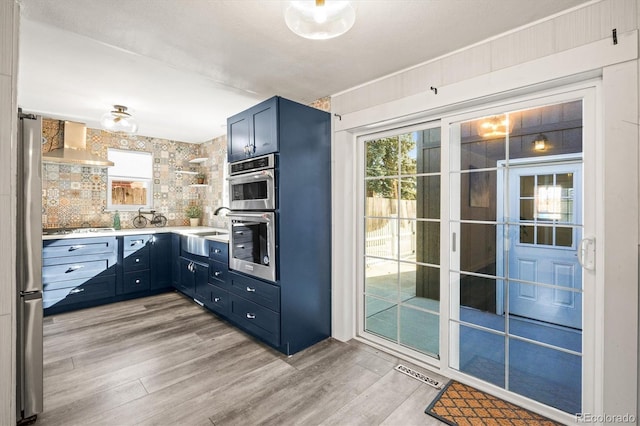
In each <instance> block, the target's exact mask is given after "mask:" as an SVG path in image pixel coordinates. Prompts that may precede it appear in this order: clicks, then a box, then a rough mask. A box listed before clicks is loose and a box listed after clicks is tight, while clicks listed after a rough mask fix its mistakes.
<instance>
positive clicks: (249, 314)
mask: <svg viewBox="0 0 640 426" xmlns="http://www.w3.org/2000/svg"><path fill="white" fill-rule="evenodd" d="M229 302H230V306H229V317H230V318H231V319H232V320H234V321H235V322H236V323H237V324H238V325H239V326H240V327H242V328H244V329H245V330H247V331H248V332H250V333H252V334H253V335H255V336H257V337H260V338H262V339H264V340H265V341H266V342H268V343H270V344H272V345H274V346H279V345H280V314H279V313H277V312H274V311H272V310H270V309H267V308H265V307H264V306H260V305H258V304H256V303H253V302H251V301H249V300H246V299H244V298H242V297H239V296H236V295H235V294H233V293H229Z"/></svg>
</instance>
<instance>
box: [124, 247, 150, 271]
mask: <svg viewBox="0 0 640 426" xmlns="http://www.w3.org/2000/svg"><path fill="white" fill-rule="evenodd" d="M122 265H123V267H124V272H132V271H141V270H143V269H149V250H148V249H145V250H138V251H135V252H126V251H125V252H124V259H122Z"/></svg>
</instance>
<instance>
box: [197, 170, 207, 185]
mask: <svg viewBox="0 0 640 426" xmlns="http://www.w3.org/2000/svg"><path fill="white" fill-rule="evenodd" d="M205 177H206V176H205V174H204V173H198V174H197V175H196V183H198V185H202V184H203V183H204V178H205Z"/></svg>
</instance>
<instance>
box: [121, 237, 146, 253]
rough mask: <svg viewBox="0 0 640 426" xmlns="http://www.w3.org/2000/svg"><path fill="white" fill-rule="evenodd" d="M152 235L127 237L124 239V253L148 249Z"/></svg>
mask: <svg viewBox="0 0 640 426" xmlns="http://www.w3.org/2000/svg"><path fill="white" fill-rule="evenodd" d="M151 238H153V236H152V235H125V236H124V237H123V238H122V249H123V250H124V251H132V250H139V249H141V248H143V247H147V244H148V243H149V241H151Z"/></svg>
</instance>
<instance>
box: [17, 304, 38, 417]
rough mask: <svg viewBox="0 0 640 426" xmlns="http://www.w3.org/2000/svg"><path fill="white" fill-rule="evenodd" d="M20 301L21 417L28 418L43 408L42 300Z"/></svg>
mask: <svg viewBox="0 0 640 426" xmlns="http://www.w3.org/2000/svg"><path fill="white" fill-rule="evenodd" d="M36 294H37V293H36ZM36 294H34V295H33V296H36ZM22 300H23V309H24V311H23V312H24V316H23V330H22V333H23V347H22V350H23V351H24V353H23V358H22V359H23V365H22V368H23V372H22V374H23V386H22V387H21V388H22V392H23V395H22V403H23V406H22V410H23V417H24V418H28V417H31V416H34V415H36V414H38V413H41V412H42V408H43V407H42V401H43V383H42V382H43V379H42V370H43V359H42V358H43V356H42V350H43V347H42V346H43V345H42V298H41V297H35V298H33V299H29V298H28V296H26V297H23V298H22Z"/></svg>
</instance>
